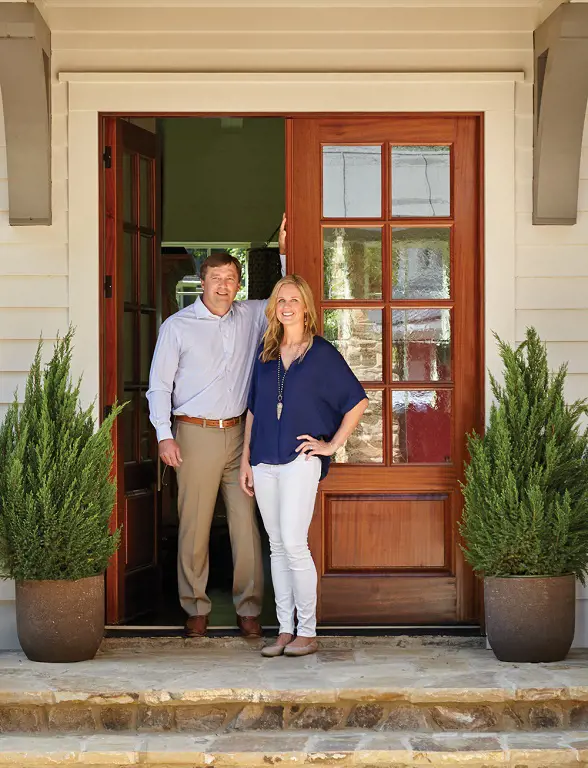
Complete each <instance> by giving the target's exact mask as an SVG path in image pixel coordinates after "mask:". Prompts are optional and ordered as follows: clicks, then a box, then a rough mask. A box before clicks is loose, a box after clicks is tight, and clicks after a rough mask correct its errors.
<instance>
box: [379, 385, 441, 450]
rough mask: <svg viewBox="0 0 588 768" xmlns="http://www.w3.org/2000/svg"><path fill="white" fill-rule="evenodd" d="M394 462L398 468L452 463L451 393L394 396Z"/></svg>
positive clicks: (423, 392)
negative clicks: (406, 465) (408, 465)
mask: <svg viewBox="0 0 588 768" xmlns="http://www.w3.org/2000/svg"><path fill="white" fill-rule="evenodd" d="M392 411H393V416H392V461H393V462H394V463H395V464H402V463H410V464H430V463H434V464H437V463H445V462H448V461H450V460H451V391H450V390H447V389H439V390H421V391H415V390H412V391H406V392H399V391H396V392H393V393H392Z"/></svg>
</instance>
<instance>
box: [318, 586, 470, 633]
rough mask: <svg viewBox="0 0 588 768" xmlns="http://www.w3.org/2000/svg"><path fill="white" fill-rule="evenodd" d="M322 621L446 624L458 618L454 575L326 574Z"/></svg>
mask: <svg viewBox="0 0 588 768" xmlns="http://www.w3.org/2000/svg"><path fill="white" fill-rule="evenodd" d="M322 581H323V585H322V597H321V621H323V622H338V623H344V624H387V623H390V622H389V620H387V618H386V617H394V619H393V621H394V623H398V624H423V623H424V622H423V617H426V623H427V624H437V623H439V624H445V623H450V622H453V621H455V613H456V580H455V577H452V576H397V577H395V578H394V581H393V582H392V583H391V581H390V577H388V576H371V575H370V576H363V575H346V576H325V577H324V578H323V579H322Z"/></svg>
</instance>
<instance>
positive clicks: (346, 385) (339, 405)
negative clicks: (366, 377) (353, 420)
mask: <svg viewBox="0 0 588 768" xmlns="http://www.w3.org/2000/svg"><path fill="white" fill-rule="evenodd" d="M327 343H329V342H327ZM330 346H331V350H329V351H330V354H329V359H328V360H327V366H328V375H327V376H325V379H324V382H325V385H326V387H327V389H326V393H327V397H328V399H329V400H330V401H331V402H332V403H333V405H334V406H335V408H336V409H337V410H338V411H339V412H340V413H341V414H342V415H343V416H344V415H345V414H346V413H349V411H350V410H351V409H352V408H355V406H356V405H357V404H358V403H360V402H361V401H362V400H365V398H366V397H367V395H366V392H365V389H364V388H363V387H362V385H361V384H360V383H359V380H358V378H357V376H356V375H355V374H354V373H353V371H352V370H351V368H350V367H349V365H348V364H347V362H346V361H345V359H344V358H343V355H341V353H340V352H339V351H338V350H337V349H335V347H334V346H332V345H330Z"/></svg>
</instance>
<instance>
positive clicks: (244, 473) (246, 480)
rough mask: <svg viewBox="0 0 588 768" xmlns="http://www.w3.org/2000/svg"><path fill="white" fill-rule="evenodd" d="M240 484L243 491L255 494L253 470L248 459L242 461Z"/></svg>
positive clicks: (250, 494) (251, 494)
mask: <svg viewBox="0 0 588 768" xmlns="http://www.w3.org/2000/svg"><path fill="white" fill-rule="evenodd" d="M239 485H240V486H241V490H242V491H243V493H246V494H247V495H248V496H254V495H255V493H254V491H253V470H252V469H251V464H250V463H249V462H248V461H247V462H242V463H241V469H240V470H239Z"/></svg>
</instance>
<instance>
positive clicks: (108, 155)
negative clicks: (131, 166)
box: [102, 147, 112, 168]
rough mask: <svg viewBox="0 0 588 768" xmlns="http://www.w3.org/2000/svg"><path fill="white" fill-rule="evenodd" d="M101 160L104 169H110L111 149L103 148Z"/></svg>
mask: <svg viewBox="0 0 588 768" xmlns="http://www.w3.org/2000/svg"><path fill="white" fill-rule="evenodd" d="M102 160H103V162H104V167H105V168H112V147H104V152H103V153H102Z"/></svg>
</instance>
